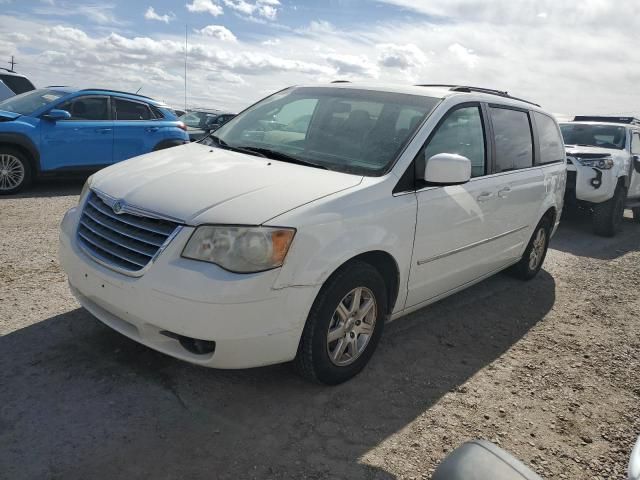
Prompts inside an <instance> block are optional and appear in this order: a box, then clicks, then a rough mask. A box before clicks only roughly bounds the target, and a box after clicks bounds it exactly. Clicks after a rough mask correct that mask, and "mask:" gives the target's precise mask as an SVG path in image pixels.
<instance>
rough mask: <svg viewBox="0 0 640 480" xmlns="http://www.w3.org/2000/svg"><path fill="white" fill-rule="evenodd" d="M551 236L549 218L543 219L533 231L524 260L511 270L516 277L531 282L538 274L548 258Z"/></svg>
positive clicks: (523, 256)
mask: <svg viewBox="0 0 640 480" xmlns="http://www.w3.org/2000/svg"><path fill="white" fill-rule="evenodd" d="M550 235H551V222H550V221H549V219H548V218H543V219H542V220H541V221H540V223H538V226H537V227H536V229H535V230H534V231H533V235H532V236H531V239H530V240H529V244H528V245H527V248H526V250H525V251H524V254H523V255H522V258H521V259H520V261H519V262H518V263H516V264H515V265H514V266H513V267H512V268H511V272H512V273H513V274H514V275H515V276H516V277H518V278H520V279H522V280H531V279H532V278H533V277H535V276H536V275H537V274H538V272H539V271H540V269H541V268H542V264H543V263H544V259H545V258H546V256H547V250H548V248H549V236H550Z"/></svg>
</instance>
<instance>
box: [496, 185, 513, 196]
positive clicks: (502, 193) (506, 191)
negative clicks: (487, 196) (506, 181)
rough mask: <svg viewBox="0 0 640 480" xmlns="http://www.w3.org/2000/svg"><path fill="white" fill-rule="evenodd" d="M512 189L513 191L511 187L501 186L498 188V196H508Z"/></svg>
mask: <svg viewBox="0 0 640 480" xmlns="http://www.w3.org/2000/svg"><path fill="white" fill-rule="evenodd" d="M510 191H511V187H504V188H501V189H500V190H498V196H499V197H500V198H507V196H508V195H509V192H510Z"/></svg>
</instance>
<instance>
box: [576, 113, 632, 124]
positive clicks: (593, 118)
mask: <svg viewBox="0 0 640 480" xmlns="http://www.w3.org/2000/svg"><path fill="white" fill-rule="evenodd" d="M573 121H574V122H602V123H626V124H628V125H636V126H638V125H640V118H636V117H613V116H608V115H576V116H575V117H573Z"/></svg>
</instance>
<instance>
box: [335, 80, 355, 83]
mask: <svg viewBox="0 0 640 480" xmlns="http://www.w3.org/2000/svg"><path fill="white" fill-rule="evenodd" d="M331 83H351V80H332V81H331Z"/></svg>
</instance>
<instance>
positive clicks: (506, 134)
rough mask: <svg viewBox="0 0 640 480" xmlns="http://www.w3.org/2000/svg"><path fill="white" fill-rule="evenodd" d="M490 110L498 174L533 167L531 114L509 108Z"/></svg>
mask: <svg viewBox="0 0 640 480" xmlns="http://www.w3.org/2000/svg"><path fill="white" fill-rule="evenodd" d="M490 110H491V120H492V122H493V134H494V136H495V142H496V172H506V171H509V170H517V169H519V168H528V167H531V166H533V140H532V137H531V124H530V123H529V114H528V113H526V112H521V111H518V110H510V109H508V108H494V107H492V108H491V109H490Z"/></svg>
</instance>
